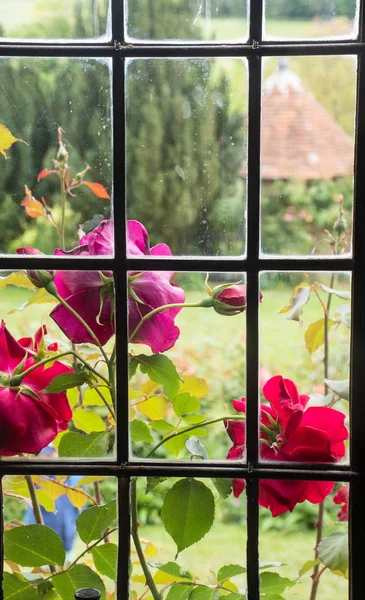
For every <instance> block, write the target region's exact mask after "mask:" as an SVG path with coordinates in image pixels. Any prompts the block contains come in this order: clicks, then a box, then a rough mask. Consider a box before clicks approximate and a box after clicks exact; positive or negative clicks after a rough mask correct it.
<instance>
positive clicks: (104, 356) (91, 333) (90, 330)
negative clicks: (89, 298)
mask: <svg viewBox="0 0 365 600" xmlns="http://www.w3.org/2000/svg"><path fill="white" fill-rule="evenodd" d="M52 295H53V296H54V297H55V298H57V300H58V302H59V303H60V304H62V306H64V307H65V308H67V310H68V311H69V312H70V313H71V314H72V315H73V316H74V317H75V318H76V319H77V320H78V321H79V322H80V323H81V325H82V326H83V327H85V329H86V331H87V332H88V334H89V335H90V336H91V337H92V339H93V340H94V342H95V344H96V345H97V347H98V348H99V350H100V352H101V353H102V355H103V358H104V360H105V362H106V364H107V365H108V364H109V359H108V356H107V354H106V352H105V350H104V348H103V346H102V345H101V344H100V342H99V340H98V338H97V336H96V334H95V333H94V332H93V330H92V329H91V327H89V325H88V324H87V323H86V321H84V319H83V318H82V317H81V316H80V315H79V313H78V312H77V311H76V310H75V309H73V308H72V306H70V305H69V304H68V302H66V300H64V299H63V298H61V296H60V295H59V293H58V292H57V291H55V292H54V294H52Z"/></svg>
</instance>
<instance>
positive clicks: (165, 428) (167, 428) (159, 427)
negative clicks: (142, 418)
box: [150, 419, 175, 433]
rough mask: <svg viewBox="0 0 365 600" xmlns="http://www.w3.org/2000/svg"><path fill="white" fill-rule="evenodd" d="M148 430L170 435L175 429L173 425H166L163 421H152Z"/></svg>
mask: <svg viewBox="0 0 365 600" xmlns="http://www.w3.org/2000/svg"><path fill="white" fill-rule="evenodd" d="M150 428H151V429H154V430H155V431H162V433H170V432H171V431H173V430H174V429H175V427H174V425H171V423H168V422H167V421H165V420H163V419H161V420H158V421H152V423H150Z"/></svg>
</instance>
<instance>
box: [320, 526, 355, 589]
mask: <svg viewBox="0 0 365 600" xmlns="http://www.w3.org/2000/svg"><path fill="white" fill-rule="evenodd" d="M318 556H319V558H320V559H321V561H322V562H323V564H324V565H325V566H326V567H328V568H329V569H331V571H335V572H337V573H341V574H342V575H344V576H345V577H347V576H348V569H349V543H348V534H347V532H346V531H343V530H341V531H334V532H333V533H330V534H329V535H327V536H326V537H325V538H323V539H322V541H321V543H320V544H319V546H318Z"/></svg>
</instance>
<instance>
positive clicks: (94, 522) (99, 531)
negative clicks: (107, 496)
mask: <svg viewBox="0 0 365 600" xmlns="http://www.w3.org/2000/svg"><path fill="white" fill-rule="evenodd" d="M116 504H117V503H116V501H115V500H112V501H111V502H107V504H104V505H103V506H92V507H91V508H87V509H86V510H84V511H83V512H82V513H80V514H79V516H78V517H77V519H76V529H77V532H78V534H79V536H80V538H81V539H82V541H83V542H84V543H85V544H89V543H90V542H92V541H94V540H98V539H99V538H101V536H102V535H103V534H104V533H105V530H106V529H108V528H109V527H111V526H112V525H114V523H115V520H116V518H117V506H116Z"/></svg>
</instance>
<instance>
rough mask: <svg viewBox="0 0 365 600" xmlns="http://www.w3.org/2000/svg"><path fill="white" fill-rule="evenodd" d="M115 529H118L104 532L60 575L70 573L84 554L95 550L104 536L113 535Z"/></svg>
mask: <svg viewBox="0 0 365 600" xmlns="http://www.w3.org/2000/svg"><path fill="white" fill-rule="evenodd" d="M117 529H118V527H114V528H113V529H111V530H110V531H106V532H105V533H103V535H102V536H101V537H100V538H99V539H98V540H96V542H94V543H93V544H91V546H88V547H87V548H86V549H85V550H84V551H83V552H81V554H79V555H78V557H77V558H75V560H74V561H73V562H72V563H71V564H70V565H69V566H68V567H67V569H65V570H64V571H62V573H67V571H70V570H71V569H72V567H74V566H75V565H76V563H77V562H78V561H79V560H80V558H82V557H83V556H85V554H87V553H88V552H90V550H92V549H93V548H95V546H97V545H98V544H100V542H102V541H103V540H104V539H105V538H106V536H108V535H110V534H111V533H114V531H117ZM60 574H61V573H60Z"/></svg>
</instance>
